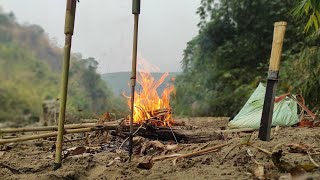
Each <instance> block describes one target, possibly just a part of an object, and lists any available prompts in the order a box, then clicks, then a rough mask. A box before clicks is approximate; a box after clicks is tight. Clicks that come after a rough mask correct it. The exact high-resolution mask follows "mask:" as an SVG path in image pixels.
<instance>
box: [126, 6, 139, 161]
mask: <svg viewBox="0 0 320 180" xmlns="http://www.w3.org/2000/svg"><path fill="white" fill-rule="evenodd" d="M132 14H133V15H134V29H133V49H132V74H131V78H130V79H131V114H130V135H129V161H131V155H132V152H133V151H132V148H133V143H132V140H133V112H134V91H135V86H136V74H137V48H138V23H139V14H140V0H132Z"/></svg>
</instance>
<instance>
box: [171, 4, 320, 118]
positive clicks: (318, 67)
mask: <svg viewBox="0 0 320 180" xmlns="http://www.w3.org/2000/svg"><path fill="white" fill-rule="evenodd" d="M294 2H296V3H294ZM319 9H320V1H316V0H304V1H292V0H273V1H268V0H256V1H252V0H221V1H214V0H202V1H201V6H200V7H199V8H198V11H197V13H198V15H199V16H200V18H201V21H200V23H199V24H198V26H199V33H198V35H197V36H196V37H194V38H193V39H192V40H191V41H189V42H188V44H187V48H186V49H185V50H184V58H183V60H182V68H183V73H182V74H181V75H180V76H178V77H177V79H176V98H175V100H174V103H173V104H174V109H175V112H176V113H177V114H178V115H192V116H230V115H234V114H236V113H237V112H238V111H239V110H240V108H241V107H242V106H243V104H244V103H245V101H246V100H247V98H248V97H249V96H250V94H251V93H252V92H253V90H254V89H255V88H256V87H257V85H258V83H259V82H265V81H266V79H267V71H268V62H269V57H270V52H271V44H272V37H273V24H274V23H275V22H277V21H287V22H288V26H287V31H286V35H285V41H284V47H283V54H282V62H281V69H280V83H279V88H278V91H277V92H278V94H281V93H287V92H291V93H296V94H300V93H301V94H302V95H303V96H304V97H305V99H306V103H307V105H308V106H309V108H310V109H313V110H314V111H319V110H320V78H319V74H320V49H319V45H320V41H319V32H320V31H319V24H320V13H319Z"/></svg>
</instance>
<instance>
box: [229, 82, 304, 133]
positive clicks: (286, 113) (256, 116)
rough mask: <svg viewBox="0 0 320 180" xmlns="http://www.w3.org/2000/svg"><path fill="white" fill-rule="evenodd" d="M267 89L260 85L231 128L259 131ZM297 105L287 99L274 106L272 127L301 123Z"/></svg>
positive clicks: (235, 118) (233, 121) (232, 122)
mask: <svg viewBox="0 0 320 180" xmlns="http://www.w3.org/2000/svg"><path fill="white" fill-rule="evenodd" d="M265 93H266V87H265V86H264V85H263V84H262V83H260V84H259V86H258V87H257V89H256V90H255V91H254V92H253V94H252V95H251V96H250V98H249V100H248V101H247V102H246V104H245V105H244V106H243V108H242V109H241V110H240V112H239V113H238V114H237V115H236V116H235V117H234V119H233V120H231V121H230V122H229V124H228V126H229V127H230V128H254V129H259V127H260V121H261V116H262V108H263V103H264V96H265ZM297 106H298V105H297V103H296V102H295V101H294V100H293V99H291V98H289V97H286V98H284V99H282V100H281V101H279V102H276V103H275V104H274V109H273V118H272V126H277V125H279V126H291V125H294V124H297V123H298V122H299V117H298V112H297V111H298V107H297Z"/></svg>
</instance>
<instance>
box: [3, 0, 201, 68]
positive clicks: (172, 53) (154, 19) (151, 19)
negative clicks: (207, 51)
mask: <svg viewBox="0 0 320 180" xmlns="http://www.w3.org/2000/svg"><path fill="white" fill-rule="evenodd" d="M131 1H132V0H80V3H78V6H77V13H76V24H75V33H74V39H73V47H72V51H73V52H80V53H81V54H82V55H83V56H84V57H95V58H96V59H97V60H98V62H99V64H100V65H99V72H100V73H106V72H119V71H130V70H131V49H132V31H133V27H132V26H133V15H132V14H131ZM65 2H66V0H0V5H1V6H2V7H3V9H4V10H5V11H6V12H8V11H13V12H14V13H15V15H16V17H17V19H18V21H19V22H21V23H32V24H39V25H41V26H42V27H43V28H44V29H45V31H46V32H47V33H48V35H49V37H50V38H51V39H54V40H56V41H57V43H58V45H59V46H62V45H63V44H64V34H63V28H64V16H65V4H66V3H65ZM199 4H200V0H142V2H141V15H140V23H139V44H138V53H139V54H140V56H142V57H143V58H144V59H147V60H148V61H149V62H150V63H152V64H154V65H155V66H157V67H159V68H160V71H181V66H180V61H181V59H182V53H183V49H184V48H185V47H186V43H187V42H188V41H190V40H191V39H192V38H193V37H194V36H195V35H196V34H197V31H198V28H197V26H196V25H197V23H198V21H199V18H198V16H197V15H196V13H195V12H196V10H197V8H198V6H199Z"/></svg>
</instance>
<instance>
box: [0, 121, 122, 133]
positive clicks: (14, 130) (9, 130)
mask: <svg viewBox="0 0 320 180" xmlns="http://www.w3.org/2000/svg"><path fill="white" fill-rule="evenodd" d="M120 120H123V119H119V120H116V121H110V122H105V123H103V124H97V123H83V124H67V125H65V126H64V129H78V128H87V127H93V126H99V125H102V126H105V125H108V126H112V125H113V126H118V125H119V122H120ZM57 130H58V126H44V127H28V128H5V129H0V134H1V133H18V132H37V131H57Z"/></svg>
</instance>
